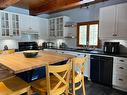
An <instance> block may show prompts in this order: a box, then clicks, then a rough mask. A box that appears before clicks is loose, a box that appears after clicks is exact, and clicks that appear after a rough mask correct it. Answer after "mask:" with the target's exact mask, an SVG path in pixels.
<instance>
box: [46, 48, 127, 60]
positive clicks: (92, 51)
mask: <svg viewBox="0 0 127 95" xmlns="http://www.w3.org/2000/svg"><path fill="white" fill-rule="evenodd" d="M45 49H54V50H64V51H73V52H80V53H89V54H99V55H106V56H114V57H125V58H127V53H119V54H106V53H104V52H103V51H101V50H84V49H79V48H78V49H76V48H45Z"/></svg>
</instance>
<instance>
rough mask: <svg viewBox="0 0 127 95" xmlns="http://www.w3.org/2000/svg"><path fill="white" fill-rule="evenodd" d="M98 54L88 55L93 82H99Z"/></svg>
mask: <svg viewBox="0 0 127 95" xmlns="http://www.w3.org/2000/svg"><path fill="white" fill-rule="evenodd" d="M99 64H100V62H99V56H94V55H91V56H90V78H91V80H92V81H93V82H99V80H100V77H99V76H100V73H99V72H100V71H99V68H100V67H99V66H100V65H99Z"/></svg>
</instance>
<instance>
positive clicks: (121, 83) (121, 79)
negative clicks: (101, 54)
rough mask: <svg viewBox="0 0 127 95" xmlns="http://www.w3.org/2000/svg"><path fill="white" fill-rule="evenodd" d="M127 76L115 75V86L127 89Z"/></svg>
mask: <svg viewBox="0 0 127 95" xmlns="http://www.w3.org/2000/svg"><path fill="white" fill-rule="evenodd" d="M126 83H127V76H125V75H122V74H116V75H113V85H115V86H118V87H120V88H124V89H127V85H126Z"/></svg>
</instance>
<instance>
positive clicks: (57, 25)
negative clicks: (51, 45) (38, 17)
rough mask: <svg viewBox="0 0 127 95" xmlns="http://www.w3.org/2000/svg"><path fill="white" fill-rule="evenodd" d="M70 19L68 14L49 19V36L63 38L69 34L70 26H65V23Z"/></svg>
mask: <svg viewBox="0 0 127 95" xmlns="http://www.w3.org/2000/svg"><path fill="white" fill-rule="evenodd" d="M68 21H70V18H69V17H67V16H60V17H56V18H51V19H49V37H50V38H63V37H65V36H66V35H67V33H68V31H69V28H68V27H64V26H65V23H66V22H68Z"/></svg>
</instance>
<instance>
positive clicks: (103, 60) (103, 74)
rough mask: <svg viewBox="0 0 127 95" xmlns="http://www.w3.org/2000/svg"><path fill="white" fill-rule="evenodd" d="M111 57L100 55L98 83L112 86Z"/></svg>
mask: <svg viewBox="0 0 127 95" xmlns="http://www.w3.org/2000/svg"><path fill="white" fill-rule="evenodd" d="M112 72H113V58H112V57H102V56H101V57H100V83H102V84H104V85H107V86H112Z"/></svg>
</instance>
